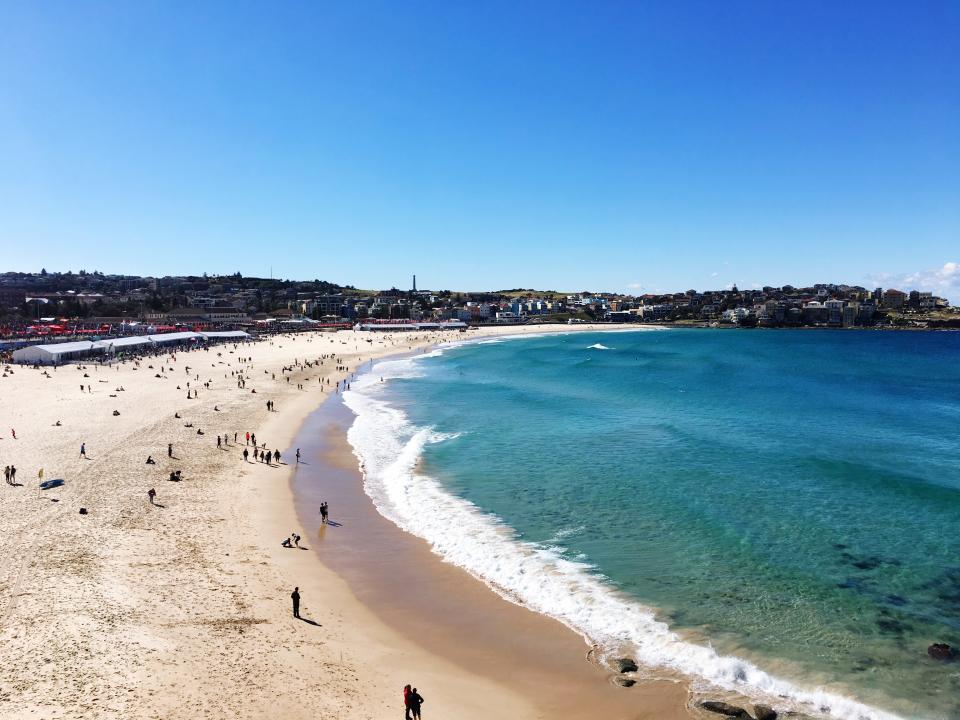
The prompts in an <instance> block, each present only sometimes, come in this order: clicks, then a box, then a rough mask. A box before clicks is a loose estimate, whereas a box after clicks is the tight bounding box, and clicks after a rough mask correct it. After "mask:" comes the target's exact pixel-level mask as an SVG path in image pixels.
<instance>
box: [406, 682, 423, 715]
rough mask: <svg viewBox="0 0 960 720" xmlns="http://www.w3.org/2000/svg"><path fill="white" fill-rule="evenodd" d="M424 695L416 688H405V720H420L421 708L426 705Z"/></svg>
mask: <svg viewBox="0 0 960 720" xmlns="http://www.w3.org/2000/svg"><path fill="white" fill-rule="evenodd" d="M424 702H425V701H424V699H423V695H421V694H420V693H418V692H417V689H416V688H411V687H410V686H409V685H404V686H403V711H404V712H403V718H404V720H420V706H421V705H423V703H424Z"/></svg>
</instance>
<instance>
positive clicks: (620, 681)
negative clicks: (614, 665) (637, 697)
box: [613, 675, 637, 688]
mask: <svg viewBox="0 0 960 720" xmlns="http://www.w3.org/2000/svg"><path fill="white" fill-rule="evenodd" d="M613 682H614V683H615V684H617V685H619V686H620V687H625V688H628V687H633V686H634V685H636V684H637V681H636V680H634V679H633V678H628V677H624V676H623V675H617V676H616V677H615V678H614V679H613Z"/></svg>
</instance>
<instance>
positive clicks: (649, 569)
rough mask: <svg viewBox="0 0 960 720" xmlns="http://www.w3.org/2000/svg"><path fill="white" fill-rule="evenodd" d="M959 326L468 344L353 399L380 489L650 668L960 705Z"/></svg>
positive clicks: (369, 378)
mask: <svg viewBox="0 0 960 720" xmlns="http://www.w3.org/2000/svg"><path fill="white" fill-rule="evenodd" d="M958 360H960V333H948V332H870V331H829V330H796V331H794V330H777V331H764V330H755V331H735V330H707V329H703V330H680V329H657V330H638V331H629V332H604V333H581V332H573V333H566V334H559V335H542V336H536V337H528V338H517V339H506V338H504V339H491V340H483V341H480V342H465V343H454V344H451V345H450V346H446V347H441V348H439V349H437V350H435V351H433V352H429V353H424V354H421V355H418V356H413V357H405V358H400V359H394V360H387V361H383V362H380V363H378V364H376V365H374V366H373V367H372V368H371V369H370V370H369V371H368V372H366V373H364V374H363V375H362V376H360V377H358V378H357V380H355V381H354V382H353V384H352V387H351V391H349V392H347V393H345V395H344V401H345V403H346V404H347V405H348V406H349V407H350V408H351V410H352V411H353V412H354V413H355V414H356V417H355V419H354V421H353V423H352V425H351V427H350V429H349V431H348V440H349V441H350V443H351V445H352V446H353V448H354V452H355V453H356V454H357V456H358V458H359V460H360V462H362V463H363V467H364V471H365V491H366V492H367V494H368V495H369V496H370V497H371V498H372V500H373V502H374V503H375V505H376V507H377V509H378V510H379V511H380V512H381V514H383V515H384V516H386V517H387V518H388V519H390V520H391V521H393V522H395V523H396V524H397V525H399V526H400V527H401V528H403V529H405V530H407V531H409V532H411V533H414V534H415V535H418V536H420V537H422V538H424V539H425V540H427V541H428V542H429V543H430V544H431V547H432V548H433V550H434V552H436V553H437V554H438V555H439V556H440V557H441V558H443V559H444V560H445V561H447V562H451V563H455V564H456V565H459V566H461V567H463V568H465V569H466V570H468V571H469V572H470V573H472V574H473V575H475V576H476V577H478V578H479V579H481V580H483V581H484V582H486V583H487V584H488V585H490V587H491V588H492V589H493V590H494V591H496V592H498V593H500V594H501V595H503V596H504V597H506V598H508V599H511V600H513V601H516V602H521V603H522V604H524V605H525V606H527V607H529V608H531V609H533V610H535V611H538V612H542V613H545V614H547V615H550V616H552V617H555V618H557V619H559V620H560V621H562V622H563V623H565V624H566V625H568V626H569V627H571V628H572V629H573V630H575V631H576V632H578V633H580V634H581V635H583V636H584V637H585V638H587V639H588V641H589V642H590V643H593V644H596V645H597V646H598V647H599V648H600V650H601V652H602V653H605V654H607V655H609V656H611V657H613V656H622V655H629V656H631V657H633V658H635V659H636V660H637V661H638V663H640V664H641V673H642V674H646V675H649V676H653V677H656V676H657V673H658V672H664V671H668V672H671V673H677V672H679V673H682V674H683V675H685V676H687V677H689V678H691V680H692V681H693V683H694V685H695V687H699V688H705V689H709V688H720V689H723V690H734V691H737V692H739V693H743V694H746V695H748V696H752V697H755V698H760V699H767V700H770V701H771V704H773V705H774V706H776V707H781V708H783V707H784V706H792V707H794V708H796V709H798V710H800V711H802V712H804V713H806V714H810V715H814V716H824V717H835V718H889V717H901V718H926V719H928V720H943V719H946V718H957V717H960V695H958V690H960V670H958V668H960V664H944V663H940V662H937V661H935V660H933V659H931V658H929V657H928V655H927V647H928V646H929V645H930V644H931V643H933V642H946V643H950V644H951V645H953V646H960V464H958V462H960V437H958V431H960V362H958Z"/></svg>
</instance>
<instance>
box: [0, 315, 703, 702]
mask: <svg viewBox="0 0 960 720" xmlns="http://www.w3.org/2000/svg"><path fill="white" fill-rule="evenodd" d="M605 328H609V326H605ZM571 329H578V330H579V329H589V326H582V327H577V328H570V327H567V326H554V327H535V328H529V327H508V328H496V329H491V330H479V331H472V332H471V333H470V335H469V337H477V336H480V335H483V334H493V333H497V334H512V333H524V332H526V333H529V332H551V331H553V332H556V331H561V332H568V331H570V330H571ZM450 339H453V340H457V339H460V338H457V337H452V338H451V337H450V336H439V337H438V336H436V335H433V336H431V335H419V336H416V337H414V336H411V335H384V334H380V333H363V334H361V333H354V332H352V331H349V332H340V333H335V334H309V335H308V334H303V335H299V336H275V337H273V338H271V339H269V340H266V341H261V342H258V343H254V344H243V345H239V346H236V347H234V346H232V345H220V346H215V347H212V348H210V349H209V350H195V351H192V352H188V353H187V352H185V353H178V354H177V355H176V357H175V359H174V358H173V357H171V356H169V355H164V356H158V357H151V358H144V359H142V360H141V361H140V362H139V363H134V362H129V361H128V362H126V363H116V362H115V363H114V364H113V366H112V367H107V366H100V365H95V364H92V363H91V364H89V365H84V366H83V367H82V368H81V367H80V366H76V365H67V366H63V367H60V368H58V369H56V370H53V369H49V370H46V371H44V370H43V369H40V370H38V369H33V368H29V367H22V366H13V367H12V371H7V372H5V373H3V377H2V378H0V397H2V403H0V438H2V439H0V465H11V464H12V465H14V466H16V468H17V475H16V481H17V483H19V486H17V487H11V486H10V485H4V486H3V493H2V494H0V532H2V534H3V537H4V539H5V545H6V552H5V553H4V555H3V557H2V559H0V657H3V658H4V662H3V663H2V664H0V716H2V717H4V718H18V719H19V718H88V717H105V718H196V717H205V718H227V717H230V718H237V717H240V718H259V717H290V718H307V717H315V716H316V715H318V714H321V713H322V714H325V715H327V716H332V717H343V718H347V717H350V718H387V717H400V712H402V702H401V700H400V690H401V688H402V687H403V685H404V684H406V683H413V684H414V685H416V686H417V687H418V688H419V689H420V692H421V693H422V694H423V695H424V696H425V697H426V698H427V702H426V704H425V706H424V714H425V716H426V717H428V718H430V717H437V718H439V717H447V718H468V719H469V718H474V717H477V718H479V717H481V716H484V717H487V716H489V715H490V714H491V713H496V714H497V715H498V716H500V717H510V718H539V717H551V718H558V717H583V716H584V715H588V716H593V717H622V718H654V717H656V718H682V717H688V716H690V714H691V712H692V711H690V710H688V709H687V705H688V692H687V688H686V687H685V686H684V684H682V683H675V682H641V683H639V684H638V685H637V686H635V687H633V688H629V689H624V688H619V687H615V686H614V685H613V684H612V683H611V674H610V673H609V672H608V671H606V670H604V669H602V668H599V667H598V666H596V665H594V664H591V663H590V662H588V661H587V660H586V659H585V655H586V652H587V650H588V648H587V646H586V645H585V644H584V642H583V640H582V639H581V638H580V637H579V636H577V635H575V634H574V633H573V632H571V631H569V630H568V629H566V628H565V627H563V626H561V625H560V624H559V623H556V622H554V621H552V620H550V619H548V618H544V617H542V616H539V615H535V614H534V613H531V612H529V611H527V610H524V609H523V608H520V607H518V606H515V605H512V604H510V603H508V602H506V601H504V600H502V599H500V598H499V597H498V596H496V595H495V594H494V593H493V592H491V591H490V590H489V589H488V588H486V587H485V586H483V585H482V584H481V583H480V582H479V581H477V580H475V579H473V578H472V577H470V576H469V575H467V574H466V573H465V572H463V571H460V570H459V569H457V568H454V567H452V566H447V565H444V564H443V563H441V562H440V561H439V560H438V559H437V558H435V557H434V556H432V554H431V553H430V552H429V549H428V548H427V546H426V544H425V543H423V542H422V541H419V540H417V539H416V538H413V537H412V536H407V535H405V534H404V533H402V532H401V531H399V530H398V529H397V528H395V527H393V526H392V525H390V524H389V523H388V522H387V521H386V520H384V519H383V518H381V517H380V516H379V515H377V514H376V512H375V510H374V509H373V507H372V505H371V504H369V503H364V502H363V496H362V491H361V490H360V488H359V486H358V484H357V483H356V482H353V481H350V480H349V479H348V480H347V481H346V483H347V484H348V485H351V486H352V487H348V488H345V489H344V488H341V490H340V491H338V492H340V493H341V494H339V495H335V494H334V493H333V492H332V487H331V495H332V496H334V497H336V498H337V502H341V501H342V504H341V505H339V506H338V505H337V504H334V505H333V509H334V512H333V518H334V519H337V517H336V513H337V509H338V507H339V508H341V512H347V513H349V514H350V518H349V519H350V524H349V525H348V524H346V523H343V525H342V527H340V528H337V529H338V531H342V532H339V534H337V535H336V536H334V533H333V532H327V533H326V535H324V534H322V533H323V532H325V531H324V530H321V529H319V527H318V525H319V523H317V524H316V525H311V524H310V523H311V519H310V517H304V515H303V507H304V505H303V500H302V498H298V500H300V503H301V504H300V507H301V515H298V513H297V505H296V504H295V502H294V490H293V489H292V488H291V479H292V480H293V482H294V484H296V483H297V482H298V478H297V473H304V474H306V473H308V472H316V471H319V469H320V468H321V467H322V468H326V469H327V470H326V471H327V472H330V473H342V474H343V477H346V478H350V477H355V476H356V461H355V459H353V458H352V456H351V455H350V454H349V450H348V448H347V447H346V445H345V443H344V441H343V438H342V436H338V434H337V432H336V431H335V430H333V429H331V430H330V432H329V433H327V432H325V430H324V428H325V426H324V425H323V423H327V422H329V419H324V418H323V417H319V418H318V419H316V420H314V421H313V422H314V423H315V425H314V426H312V427H307V426H305V425H304V422H305V421H306V420H307V418H308V417H310V415H311V413H312V412H313V411H314V410H316V409H317V408H318V407H319V406H320V405H321V403H322V402H323V401H324V400H325V399H326V398H327V397H329V396H330V395H331V393H332V392H333V389H334V387H335V386H336V383H337V381H338V380H343V379H345V378H347V377H348V376H349V374H350V372H352V371H354V370H356V368H357V367H358V365H360V364H361V363H364V362H367V361H369V360H371V359H374V358H378V357H383V356H385V355H388V354H391V353H397V352H404V351H410V350H415V349H417V348H420V347H423V346H427V345H431V344H435V343H437V342H438V341H442V340H450ZM331 355H335V356H336V359H333V358H331ZM240 358H249V361H248V362H243V363H241V362H240ZM320 358H323V365H319V364H317V363H316V361H317V360H318V359H320ZM305 361H308V362H310V363H311V364H312V366H311V367H308V366H306V365H304V364H303V363H304V362H305ZM188 366H189V368H190V370H189V372H188V371H187V370H186V368H187V367H188ZM285 368H287V369H290V368H292V371H289V372H288V371H285ZM338 368H340V369H338ZM241 371H242V372H243V373H244V375H245V377H246V386H245V387H243V388H240V387H238V386H237V378H236V376H235V375H234V373H238V372H241ZM198 376H199V377H198ZM188 381H189V382H190V383H191V389H196V390H197V391H198V397H197V398H195V399H188V398H187V387H186V383H187V382H188ZM321 381H322V384H321ZM328 381H329V384H327V383H328ZM81 386H85V387H87V388H89V391H87V390H83V391H81ZM301 388H302V389H301ZM321 388H323V392H321ZM254 390H255V391H256V392H253V391H254ZM268 400H270V401H272V402H273V403H274V404H275V411H274V412H268V410H267V408H266V403H267V401H268ZM117 413H118V414H117ZM176 415H179V416H180V417H179V418H178V417H176ZM58 421H59V423H60V424H59V425H57V423H58ZM188 424H190V425H192V427H187V425H188ZM318 424H319V425H320V427H317V425H318ZM198 430H202V431H203V434H198V432H197V431H198ZM14 431H15V432H16V439H14V437H13V432H14ZM246 432H252V433H255V434H256V438H257V442H258V443H266V449H269V450H272V449H278V450H280V452H281V453H282V462H281V463H280V464H273V465H269V466H268V465H267V464H265V463H260V462H256V463H254V462H244V459H243V457H242V451H243V449H244V448H245V447H246V445H245V433H246ZM307 432H315V433H317V432H318V433H319V434H321V435H322V436H323V443H322V444H321V445H319V446H317V449H316V450H315V455H316V456H312V455H310V454H309V453H306V454H305V455H304V457H303V460H304V464H305V467H300V468H298V467H297V465H296V461H295V458H294V452H295V449H296V447H297V444H296V443H297V442H298V436H299V434H300V433H307ZM218 434H219V435H221V436H223V435H226V437H227V442H226V444H225V445H224V446H223V447H220V448H218V445H217V435H218ZM235 434H236V440H234V437H235ZM168 443H171V444H172V457H168ZM81 444H85V450H86V457H81V456H80V448H81ZM148 455H151V456H152V457H153V458H154V459H155V460H156V464H155V465H147V464H145V460H146V458H147V456H148ZM40 468H43V471H44V475H43V478H44V479H45V480H50V479H55V478H63V479H64V480H65V484H64V485H63V486H62V487H58V488H54V489H51V490H46V491H42V492H38V487H37V486H38V482H39V476H38V473H39V470H40ZM175 470H180V471H181V473H182V480H180V481H179V482H172V481H170V480H169V479H168V478H169V475H170V473H171V472H172V471H175ZM322 480H323V479H322V478H321V481H322ZM150 488H154V489H155V490H156V493H157V495H156V501H155V503H156V504H151V502H149V501H148V498H147V490H148V489H150ZM347 490H348V491H349V492H351V493H353V497H352V499H348V498H347V496H346V495H344V494H342V493H343V492H345V491H347ZM358 493H359V494H358ZM81 507H83V508H86V509H87V513H86V514H81V513H80V508H81ZM313 522H314V523H316V519H314V520H313ZM291 532H297V533H299V534H301V535H302V537H303V539H302V540H301V545H302V546H304V549H303V550H297V549H286V548H283V547H281V546H280V542H281V540H283V539H284V538H285V537H287V536H289V535H290V533H291ZM351 533H353V534H351ZM356 533H363V534H364V537H363V538H360V537H359V536H358V535H357V534H356ZM353 542H355V543H356V544H357V545H362V546H363V547H364V548H367V549H368V550H369V549H370V548H376V547H378V545H377V543H380V545H379V547H381V548H387V547H389V548H390V549H391V552H393V553H396V555H395V556H394V557H396V558H397V559H398V562H400V563H401V567H402V568H404V570H403V571H402V572H401V571H398V570H397V569H396V568H394V572H393V573H386V572H384V569H383V567H379V568H378V567H377V566H376V565H371V564H370V563H364V562H363V561H362V558H359V556H357V555H356V554H355V555H353V556H351V555H350V554H349V552H348V550H349V548H350V545H351V543H353ZM331 551H333V552H331ZM325 553H327V554H328V557H326V558H325V555H324V554H325ZM351 557H352V558H354V559H356V560H357V562H356V563H354V565H355V567H354V568H353V569H354V570H356V572H350V571H348V570H347V566H346V565H345V564H344V563H345V562H346V561H348V560H350V558H351ZM408 572H409V573H413V574H415V575H416V577H417V579H418V583H417V587H418V588H419V589H420V592H419V594H418V593H417V592H414V591H413V590H412V589H411V588H412V587H413V584H411V583H405V582H404V580H405V574H406V573H408ZM398 585H403V586H404V587H403V592H398V593H397V594H396V600H397V601H396V602H392V601H391V598H392V597H393V591H394V590H395V589H396V588H397V586H398ZM294 586H298V587H299V588H300V592H301V595H302V607H301V615H302V620H297V619H294V618H293V617H292V615H291V609H290V606H291V601H290V593H291V591H292V589H293V588H294ZM431 590H434V591H435V592H431ZM430 597H432V598H433V600H432V601H430V602H428V601H427V600H428V598H430ZM431 614H432V617H433V618H434V620H435V621H434V622H425V620H424V618H427V617H431ZM431 628H432V630H431ZM694 712H695V711H694Z"/></svg>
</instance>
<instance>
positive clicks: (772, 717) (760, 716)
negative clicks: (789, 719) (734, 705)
mask: <svg viewBox="0 0 960 720" xmlns="http://www.w3.org/2000/svg"><path fill="white" fill-rule="evenodd" d="M753 716H754V717H755V718H756V720H777V711H776V710H774V709H773V708H772V707H770V706H768V705H754V706H753Z"/></svg>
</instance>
